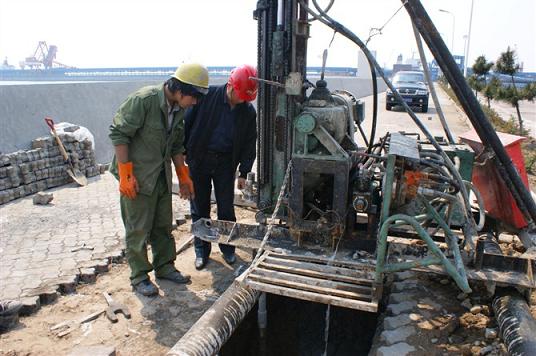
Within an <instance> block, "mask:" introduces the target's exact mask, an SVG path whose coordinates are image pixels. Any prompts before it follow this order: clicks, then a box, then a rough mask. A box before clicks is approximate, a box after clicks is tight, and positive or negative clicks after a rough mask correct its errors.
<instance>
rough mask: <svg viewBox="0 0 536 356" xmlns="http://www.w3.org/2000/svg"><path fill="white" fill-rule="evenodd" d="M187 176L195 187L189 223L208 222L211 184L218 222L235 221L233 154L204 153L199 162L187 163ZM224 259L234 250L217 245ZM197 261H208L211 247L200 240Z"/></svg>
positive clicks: (196, 245)
mask: <svg viewBox="0 0 536 356" xmlns="http://www.w3.org/2000/svg"><path fill="white" fill-rule="evenodd" d="M190 175H191V177H192V181H193V183H194V189H195V198H194V199H193V200H192V201H191V202H190V211H191V213H192V221H194V222H195V221H197V220H199V219H200V218H210V195H211V192H212V183H214V193H215V195H216V205H217V207H218V220H226V221H236V217H235V213H234V205H233V202H234V181H235V170H234V169H233V162H232V154H231V153H228V154H217V153H210V152H209V153H207V154H206V155H205V158H204V159H203V160H201V161H195V160H193V162H191V163H190ZM219 246H220V250H221V252H222V253H223V254H225V255H231V254H233V253H234V251H235V247H234V246H230V245H224V244H219ZM194 247H195V255H196V257H203V258H207V257H208V256H209V255H210V250H211V243H210V242H206V241H203V240H201V239H199V238H197V237H196V238H195V239H194Z"/></svg>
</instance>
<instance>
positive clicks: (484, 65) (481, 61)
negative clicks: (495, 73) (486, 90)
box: [473, 55, 493, 84]
mask: <svg viewBox="0 0 536 356" xmlns="http://www.w3.org/2000/svg"><path fill="white" fill-rule="evenodd" d="M492 67H493V62H488V61H487V60H486V57H485V56H484V55H481V56H478V57H477V59H476V60H475V63H474V64H473V74H474V75H476V76H477V78H478V79H479V80H482V81H484V83H485V84H487V80H486V78H487V75H488V74H489V71H490V70H491V68H492Z"/></svg>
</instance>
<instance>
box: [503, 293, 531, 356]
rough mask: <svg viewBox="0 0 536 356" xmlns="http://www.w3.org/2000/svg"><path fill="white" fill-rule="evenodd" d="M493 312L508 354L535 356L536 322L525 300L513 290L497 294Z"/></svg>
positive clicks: (513, 355)
mask: <svg viewBox="0 0 536 356" xmlns="http://www.w3.org/2000/svg"><path fill="white" fill-rule="evenodd" d="M493 310H494V311H495V316H496V318H497V323H498V324H499V330H500V332H501V337H502V339H503V341H504V343H505V345H506V349H507V350H508V354H510V355H512V356H521V355H526V356H528V355H536V320H534V318H533V317H532V314H531V312H530V309H529V306H528V304H527V302H526V301H525V299H524V298H523V297H522V296H521V295H520V294H519V293H518V292H517V291H516V290H514V289H508V290H505V291H503V292H502V293H501V294H498V296H497V297H495V299H494V300H493Z"/></svg>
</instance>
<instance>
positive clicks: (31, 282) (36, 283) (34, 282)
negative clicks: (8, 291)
mask: <svg viewBox="0 0 536 356" xmlns="http://www.w3.org/2000/svg"><path fill="white" fill-rule="evenodd" d="M42 283H43V280H42V279H41V277H26V278H25V279H24V282H23V283H22V284H21V286H22V288H23V289H33V288H38V287H40V286H41V284H42Z"/></svg>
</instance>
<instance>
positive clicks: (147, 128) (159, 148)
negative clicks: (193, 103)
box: [109, 84, 185, 195]
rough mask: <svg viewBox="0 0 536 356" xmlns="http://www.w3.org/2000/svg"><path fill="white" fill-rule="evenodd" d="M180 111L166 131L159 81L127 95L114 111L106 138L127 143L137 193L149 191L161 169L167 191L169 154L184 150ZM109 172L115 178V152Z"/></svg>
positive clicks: (118, 143) (182, 115)
mask: <svg viewBox="0 0 536 356" xmlns="http://www.w3.org/2000/svg"><path fill="white" fill-rule="evenodd" d="M184 112H185V110H184V109H182V108H181V109H180V110H178V111H176V112H175V114H174V116H173V120H172V123H171V130H168V126H169V125H168V119H167V103H166V98H165V95H164V84H162V85H156V86H147V87H144V88H141V89H139V90H138V91H137V92H135V93H133V94H131V95H130V96H129V97H128V98H127V99H126V100H125V102H124V103H123V104H122V105H121V106H120V107H119V110H118V111H117V113H116V114H115V116H114V119H113V123H112V125H110V134H109V137H110V139H111V140H112V144H113V145H114V146H116V145H121V144H126V145H128V158H129V161H131V162H132V164H133V166H134V176H135V177H136V179H137V180H138V185H139V188H140V193H141V194H145V195H151V194H152V192H153V190H154V188H155V185H156V181H157V180H158V176H159V175H160V174H161V172H162V170H163V169H165V175H166V179H167V184H168V189H169V191H170V192H171V157H173V156H175V155H177V154H180V153H183V152H184V147H183V142H184ZM110 172H111V173H112V174H113V175H114V176H115V177H116V178H119V172H118V169H117V159H116V157H115V155H114V158H113V160H112V164H111V168H110Z"/></svg>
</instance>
